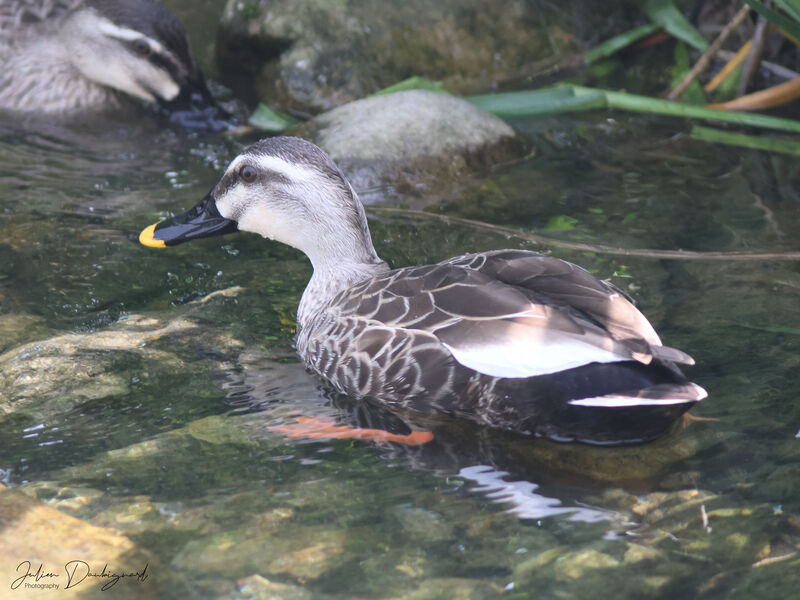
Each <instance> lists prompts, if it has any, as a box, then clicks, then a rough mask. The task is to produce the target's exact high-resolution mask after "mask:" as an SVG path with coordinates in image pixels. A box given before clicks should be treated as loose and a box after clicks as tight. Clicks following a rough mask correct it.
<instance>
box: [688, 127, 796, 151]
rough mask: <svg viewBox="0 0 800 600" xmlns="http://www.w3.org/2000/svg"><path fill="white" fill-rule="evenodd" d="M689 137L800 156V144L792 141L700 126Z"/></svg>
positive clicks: (693, 128) (693, 129)
mask: <svg viewBox="0 0 800 600" xmlns="http://www.w3.org/2000/svg"><path fill="white" fill-rule="evenodd" d="M689 136H690V137H691V138H692V139H695V140H701V141H704V142H716V143H718V144H726V145H728V146H740V147H743V148H753V149H755V150H766V151H768V152H782V153H783V154H795V155H800V142H793V141H791V140H779V139H775V138H767V137H758V136H755V135H746V134H744V133H736V132H733V131H722V130H720V129H713V128H711V127H701V126H700V125H695V126H694V127H692V131H691V132H690V133H689Z"/></svg>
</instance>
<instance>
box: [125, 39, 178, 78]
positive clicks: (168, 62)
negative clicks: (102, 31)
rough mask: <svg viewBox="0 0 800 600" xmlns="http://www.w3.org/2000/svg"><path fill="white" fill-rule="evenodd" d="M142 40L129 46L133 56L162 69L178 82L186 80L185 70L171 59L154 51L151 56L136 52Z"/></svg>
mask: <svg viewBox="0 0 800 600" xmlns="http://www.w3.org/2000/svg"><path fill="white" fill-rule="evenodd" d="M138 41H140V40H135V41H133V42H131V43H130V44H129V46H130V50H131V52H132V53H133V54H135V55H136V56H137V57H138V58H142V59H145V60H147V61H149V62H150V64H152V65H153V66H155V67H157V68H159V69H162V70H163V71H166V72H167V73H169V75H170V77H171V78H172V79H173V80H174V81H176V82H181V81H183V80H184V79H186V75H185V69H184V67H183V66H181V65H180V64H178V63H176V62H175V61H174V60H173V59H172V58H171V57H169V56H167V55H164V54H160V53H159V52H157V51H155V50H152V49H151V51H150V53H149V54H141V53H139V52H137V50H136V42H138Z"/></svg>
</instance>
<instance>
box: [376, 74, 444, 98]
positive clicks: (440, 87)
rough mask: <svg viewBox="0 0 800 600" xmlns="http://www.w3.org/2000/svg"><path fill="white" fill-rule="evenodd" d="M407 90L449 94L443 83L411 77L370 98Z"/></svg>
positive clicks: (416, 76)
mask: <svg viewBox="0 0 800 600" xmlns="http://www.w3.org/2000/svg"><path fill="white" fill-rule="evenodd" d="M406 90H430V91H432V92H442V93H444V94H446V93H448V92H447V91H446V90H445V89H444V84H443V83H442V82H441V81H431V80H430V79H425V78H424V77H420V76H418V75H415V76H414V77H409V78H408V79H404V80H403V81H399V82H397V83H395V84H394V85H390V86H389V87H386V88H383V89H382V90H379V91H377V92H375V93H374V94H370V96H369V97H372V96H383V95H384V94H393V93H395V92H404V91H406Z"/></svg>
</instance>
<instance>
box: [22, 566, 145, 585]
mask: <svg viewBox="0 0 800 600" xmlns="http://www.w3.org/2000/svg"><path fill="white" fill-rule="evenodd" d="M148 567H149V563H147V564H145V565H144V568H143V569H142V570H140V571H134V572H125V571H123V572H120V573H117V572H115V571H110V570H109V569H108V564H105V565H104V566H103V569H102V570H101V571H100V572H97V571H92V569H91V567H90V566H89V563H88V562H86V561H85V560H71V561H69V562H68V563H66V564H65V565H64V573H63V575H64V576H66V578H67V583H66V585H65V586H64V589H65V590H68V589H70V588H73V587H75V586H77V585H78V584H80V583H82V582H83V581H85V580H86V579H90V578H97V579H100V580H105V582H104V583H103V585H102V586H101V587H100V589H101V590H102V591H104V592H105V591H106V590H110V589H111V588H113V587H114V586H115V585H117V583H119V581H120V580H121V579H125V578H126V577H130V578H134V579H135V580H136V581H138V582H139V583H144V582H145V581H147V579H148V578H149V577H150V574H149V573H148V572H147V568H148ZM16 571H17V573H22V574H21V575H20V576H19V577H17V578H16V579H15V580H14V581H12V582H11V589H12V590H16V589H18V588H19V587H21V586H22V585H23V584H25V585H26V587H27V586H30V585H31V583H30V581H31V580H32V581H34V582H37V583H38V582H40V581H43V580H54V579H56V578H59V577H61V576H62V574H61V573H56V572H53V571H47V570H45V568H44V564H43V563H40V564H39V566H38V567H37V568H36V570H34V568H33V564H32V563H31V561H29V560H23V561H22V562H21V563H19V564H18V565H17V569H16ZM37 587H38V586H37Z"/></svg>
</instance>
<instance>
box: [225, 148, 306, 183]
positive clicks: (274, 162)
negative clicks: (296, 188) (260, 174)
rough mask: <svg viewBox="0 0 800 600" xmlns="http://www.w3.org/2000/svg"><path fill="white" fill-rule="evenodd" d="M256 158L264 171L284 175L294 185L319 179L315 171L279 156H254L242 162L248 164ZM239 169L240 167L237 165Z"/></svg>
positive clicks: (245, 158)
mask: <svg viewBox="0 0 800 600" xmlns="http://www.w3.org/2000/svg"><path fill="white" fill-rule="evenodd" d="M253 158H255V162H256V163H257V164H258V166H259V167H260V168H261V169H262V170H264V171H274V172H275V173H278V174H279V175H283V176H284V177H285V178H286V179H288V180H289V181H291V182H292V183H293V184H295V183H296V184H300V185H302V184H307V183H310V182H312V181H314V180H315V179H318V178H319V173H318V172H317V171H316V170H315V169H311V168H309V167H304V166H302V165H298V164H297V163H292V162H289V161H287V160H284V159H282V158H279V157H277V156H265V155H262V156H252V157H244V158H243V160H242V162H248V161H249V160H252V159H253ZM237 168H238V165H237Z"/></svg>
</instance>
